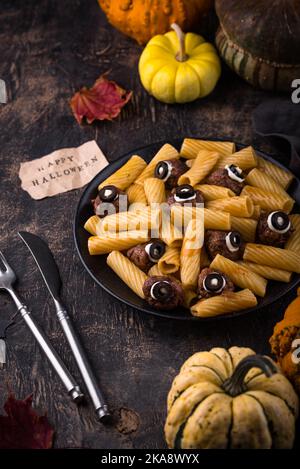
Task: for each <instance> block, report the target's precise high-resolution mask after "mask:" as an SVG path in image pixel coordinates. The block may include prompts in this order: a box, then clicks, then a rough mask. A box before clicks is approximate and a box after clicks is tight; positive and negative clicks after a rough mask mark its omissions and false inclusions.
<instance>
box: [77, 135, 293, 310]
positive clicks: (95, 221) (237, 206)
mask: <svg viewBox="0 0 300 469" xmlns="http://www.w3.org/2000/svg"><path fill="white" fill-rule="evenodd" d="M179 158H184V159H185V164H186V168H185V169H183V171H185V172H184V173H183V174H181V176H180V177H179V179H178V183H177V185H183V184H189V185H191V186H192V187H193V188H194V189H195V190H198V191H200V192H201V194H202V196H203V200H204V203H196V202H197V200H198V199H195V197H194V195H193V196H192V195H191V194H189V193H187V194H186V200H184V197H182V200H184V203H182V204H181V203H177V202H176V203H174V204H171V202H170V201H169V203H170V205H169V204H168V203H167V200H168V198H169V196H170V194H171V190H169V185H168V184H166V179H168V178H169V177H170V176H173V173H172V174H170V171H168V174H166V178H165V180H162V179H160V178H158V177H157V178H156V177H155V176H154V174H155V168H156V166H157V164H158V163H159V162H161V161H169V160H174V159H177V160H178V159H179ZM231 164H234V165H236V166H238V167H240V168H241V169H242V170H243V171H244V174H245V176H243V177H244V178H245V184H243V186H244V187H243V189H242V191H241V194H240V195H239V196H238V195H237V194H235V193H234V192H233V191H232V190H231V189H230V188H228V187H223V186H218V185H216V184H208V183H206V181H207V176H208V175H210V174H211V173H213V172H215V171H216V170H218V169H224V168H225V166H227V165H231ZM183 171H182V170H181V173H182V172H183ZM221 173H222V171H221ZM222 174H223V173H222ZM162 176H163V174H162ZM292 179H293V175H292V174H291V173H290V172H289V171H285V170H284V169H282V168H280V167H278V166H276V165H275V164H273V163H271V162H270V161H268V160H265V159H263V158H262V157H261V156H258V155H256V152H255V150H254V149H253V147H251V146H248V147H245V148H242V149H241V150H239V151H236V147H235V144H234V143H233V142H228V141H227V142H220V141H210V140H199V139H193V138H186V139H184V141H183V143H182V146H181V150H180V153H179V152H178V151H177V150H176V148H174V147H173V146H172V145H170V144H165V145H163V146H162V147H161V148H160V149H159V151H158V152H157V153H156V154H155V156H154V157H153V158H152V160H151V161H150V162H149V164H147V163H146V162H145V161H144V160H143V158H141V157H140V156H138V155H133V156H131V157H130V158H129V159H128V161H127V162H126V163H125V164H124V165H123V166H122V167H121V168H120V169H119V170H117V171H116V172H115V173H114V174H112V175H111V176H110V177H108V178H107V179H106V180H105V181H103V182H102V183H101V184H100V185H99V189H100V188H103V187H104V186H106V185H115V186H116V187H117V188H119V189H120V190H122V191H125V193H126V197H127V198H126V197H125V196H124V195H122V196H120V200H118V202H119V207H115V205H116V204H111V206H112V209H111V210H110V208H107V209H106V207H105V205H104V204H103V205H101V207H99V208H98V209H97V211H96V213H97V215H92V216H90V217H89V218H88V219H87V221H86V222H85V224H84V228H85V230H86V231H87V232H88V233H89V234H90V235H91V236H90V237H89V239H88V250H89V253H90V254H91V255H99V254H100V255H101V254H109V255H108V257H107V264H108V265H109V266H110V267H111V268H112V269H113V270H114V272H115V273H116V274H117V275H118V276H119V277H120V279H121V280H123V282H124V283H125V284H127V285H128V287H129V288H130V289H131V290H132V291H133V292H135V293H136V294H137V295H138V296H139V297H140V298H143V299H145V300H146V301H147V302H149V303H150V304H151V305H152V306H153V307H154V308H156V307H157V308H158V307H160V305H159V304H157V305H156V304H155V301H154V302H150V300H149V299H148V298H144V293H143V285H144V283H145V280H146V279H147V278H148V277H149V276H151V277H162V276H168V278H169V279H173V280H176V282H179V283H180V285H181V287H182V288H183V292H184V300H183V299H182V298H181V302H183V304H182V306H184V307H186V308H189V309H190V310H191V313H192V314H193V315H194V316H197V317H213V316H217V315H221V314H227V313H231V312H232V313H233V312H235V311H240V310H243V309H245V308H252V307H254V306H256V305H257V298H256V297H264V295H265V294H266V288H267V282H268V280H271V281H279V282H286V283H287V282H289V281H290V280H291V278H292V274H293V272H296V273H299V274H300V214H295V213H294V214H292V215H289V216H290V220H291V223H292V229H291V230H290V232H291V233H290V237H289V239H288V241H287V242H286V244H285V248H284V249H281V248H276V247H273V246H269V245H263V244H257V243H256V239H257V237H256V234H257V226H258V221H259V220H260V217H261V214H262V213H265V212H272V211H278V210H282V211H284V212H285V213H289V214H290V213H291V212H292V210H293V206H294V203H295V201H294V200H293V198H292V197H291V196H290V195H289V194H288V193H287V191H286V190H287V188H288V186H289V184H290V183H291V181H292ZM171 182H172V181H170V187H171ZM217 184H218V183H217ZM166 185H167V187H168V190H167V189H166ZM100 195H101V194H100ZM106 195H107V199H109V198H111V197H109V193H108V194H105V196H106ZM123 198H124V199H125V200H124V201H125V202H126V203H125V204H124V207H123V205H122V202H123V200H122V199H123ZM103 199H105V197H103ZM176 200H177V199H176ZM180 200H181V199H180ZM100 208H101V210H102V211H103V215H105V216H103V218H101V217H102V212H100V211H99V210H100ZM104 210H106V212H104ZM117 210H118V213H116V211H117ZM123 210H125V211H123ZM205 230H217V231H223V232H229V231H236V232H238V233H239V234H240V235H241V238H242V240H243V243H244V245H243V259H242V260H238V261H236V262H233V261H232V260H230V259H228V258H227V257H224V256H222V255H220V254H217V255H216V256H215V257H214V258H213V259H211V257H210V255H208V251H207V250H206V249H205V246H204V236H205ZM274 230H275V227H274ZM151 239H152V240H153V239H160V240H161V241H162V242H163V243H164V244H165V250H164V254H163V255H162V257H161V258H160V259H158V261H157V262H155V261H154V259H152V257H151V256H150V254H148V255H149V256H150V259H152V260H153V262H152V264H150V265H152V267H151V268H150V269H149V270H148V273H147V274H145V273H144V272H143V271H142V270H141V269H139V268H138V267H137V266H136V265H135V264H134V263H132V262H131V261H130V259H129V258H128V257H127V256H126V252H127V250H128V249H130V248H132V247H135V246H137V245H140V244H144V243H147V242H148V241H149V240H151ZM218 239H219V238H218ZM217 242H218V240H217V241H216V243H217ZM226 245H227V247H228V249H229V248H230V244H229V240H227V239H226ZM147 249H148V248H147ZM147 249H146V251H147V252H148V250H147ZM123 251H124V252H123ZM157 252H159V251H157ZM124 253H125V254H124ZM135 254H136V255H137V256H138V255H141V256H142V255H144V251H143V252H142V250H141V251H140V250H139V249H138V250H137V251H136V252H135ZM145 255H146V252H145ZM154 257H156V255H155V256H154ZM157 257H158V256H157ZM205 267H210V268H211V269H215V270H218V271H220V272H223V273H224V275H227V276H228V278H230V279H231V281H232V282H233V283H234V284H235V285H236V287H237V290H240V289H241V291H236V292H231V291H229V292H223V293H221V294H218V295H215V296H212V297H210V298H203V297H202V299H201V298H200V299H199V296H198V293H197V292H198V281H199V274H200V272H201V269H203V268H205ZM120 288H122V286H121V287H120ZM204 296H205V295H204Z"/></svg>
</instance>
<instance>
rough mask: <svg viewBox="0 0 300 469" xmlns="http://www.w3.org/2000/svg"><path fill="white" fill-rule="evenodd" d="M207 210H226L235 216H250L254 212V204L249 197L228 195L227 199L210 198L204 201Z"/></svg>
mask: <svg viewBox="0 0 300 469" xmlns="http://www.w3.org/2000/svg"><path fill="white" fill-rule="evenodd" d="M205 207H206V208H208V209H209V210H219V211H224V212H228V213H230V214H231V215H234V216H236V217H247V218H249V217H251V216H252V215H253V213H254V204H253V202H252V199H251V198H250V197H246V196H244V197H238V196H236V197H228V198H227V199H218V200H211V201H210V202H206V204H205Z"/></svg>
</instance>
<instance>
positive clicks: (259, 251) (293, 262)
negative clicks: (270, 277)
mask: <svg viewBox="0 0 300 469" xmlns="http://www.w3.org/2000/svg"><path fill="white" fill-rule="evenodd" d="M244 260H245V261H250V262H255V263H256V264H261V265H268V266H270V267H276V268H277V269H283V270H288V271H289V272H296V273H298V274H300V253H299V254H298V253H296V252H294V251H290V250H288V249H281V248H274V247H273V246H264V245H263V244H252V243H248V244H246V248H245V252H244Z"/></svg>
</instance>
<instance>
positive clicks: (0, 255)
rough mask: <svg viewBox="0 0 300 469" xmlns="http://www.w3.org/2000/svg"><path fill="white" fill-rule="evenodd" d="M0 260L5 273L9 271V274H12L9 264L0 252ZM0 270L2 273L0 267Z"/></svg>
mask: <svg viewBox="0 0 300 469" xmlns="http://www.w3.org/2000/svg"><path fill="white" fill-rule="evenodd" d="M0 259H1V260H2V262H3V264H4V265H5V267H6V271H7V272H9V271H10V272H13V270H12V268H11V266H10V265H9V263H8V262H7V260H6V257H5V256H4V254H3V252H2V251H0ZM0 270H1V271H2V269H1V267H0Z"/></svg>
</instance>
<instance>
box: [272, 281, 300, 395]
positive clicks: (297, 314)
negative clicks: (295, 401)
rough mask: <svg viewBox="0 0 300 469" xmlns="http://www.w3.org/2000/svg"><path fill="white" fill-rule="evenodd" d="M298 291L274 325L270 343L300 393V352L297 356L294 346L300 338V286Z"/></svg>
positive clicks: (281, 365) (283, 368)
mask: <svg viewBox="0 0 300 469" xmlns="http://www.w3.org/2000/svg"><path fill="white" fill-rule="evenodd" d="M297 293H298V297H297V298H296V299H295V300H294V301H292V303H291V304H290V305H289V306H288V308H287V309H286V311H285V314H284V318H283V320H282V321H280V322H278V323H277V324H276V326H275V327H274V331H273V335H272V337H271V339H270V344H271V347H272V352H273V353H274V355H276V357H277V360H278V363H279V365H280V367H281V369H282V371H283V373H284V374H285V375H286V377H287V378H288V379H289V380H290V381H291V382H292V384H293V385H294V387H295V389H296V391H297V392H298V394H300V360H297V356H298V358H299V353H298V354H297V353H296V355H297V356H295V348H294V347H293V342H294V341H295V340H297V339H300V288H298V292H297ZM298 347H299V345H298ZM297 361H298V363H297Z"/></svg>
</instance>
